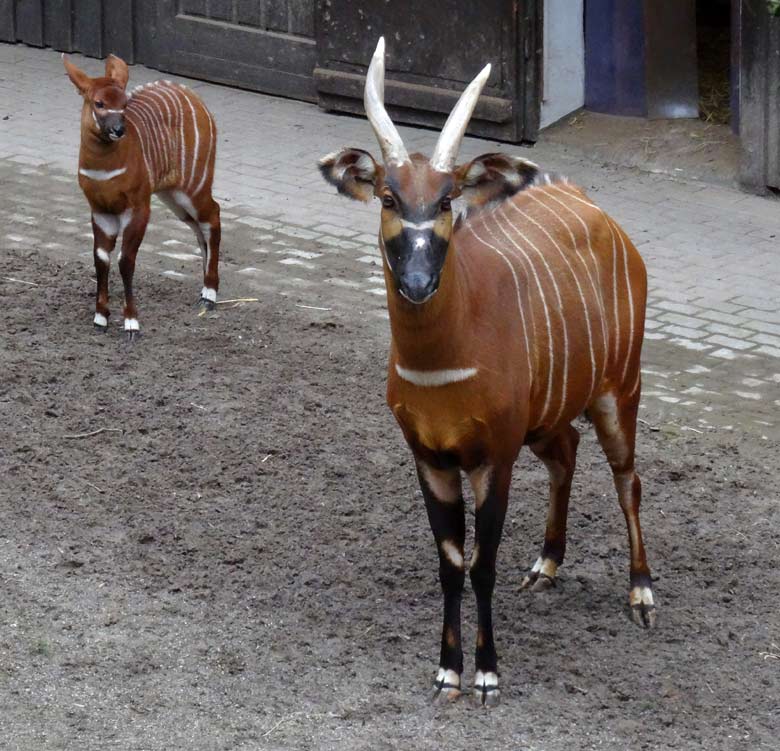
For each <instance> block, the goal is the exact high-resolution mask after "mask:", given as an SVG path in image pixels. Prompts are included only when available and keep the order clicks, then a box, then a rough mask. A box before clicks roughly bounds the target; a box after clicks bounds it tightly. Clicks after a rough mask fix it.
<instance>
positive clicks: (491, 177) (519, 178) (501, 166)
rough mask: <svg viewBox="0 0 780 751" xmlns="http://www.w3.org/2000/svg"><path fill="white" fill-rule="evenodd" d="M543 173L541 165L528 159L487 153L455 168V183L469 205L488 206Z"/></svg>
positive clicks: (527, 184)
mask: <svg viewBox="0 0 780 751" xmlns="http://www.w3.org/2000/svg"><path fill="white" fill-rule="evenodd" d="M539 175H540V171H539V167H537V165H535V164H534V163H533V162H529V161H528V160H527V159H521V158H520V157H516V156H507V155H506V154H483V155H482V156H478V157H477V158H476V159H473V160H472V161H470V162H468V163H467V164H462V165H460V166H459V167H456V168H455V185H456V189H457V190H459V192H460V193H461V194H462V195H463V197H464V198H465V200H466V203H467V204H468V205H469V206H484V205H485V204H486V203H490V202H491V201H497V200H502V199H504V198H508V197H509V196H512V195H514V194H515V193H518V192H519V191H521V190H525V189H526V188H528V187H530V186H531V185H533V184H534V181H535V180H536V179H537V178H538V177H539Z"/></svg>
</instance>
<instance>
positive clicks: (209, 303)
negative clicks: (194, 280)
mask: <svg viewBox="0 0 780 751" xmlns="http://www.w3.org/2000/svg"><path fill="white" fill-rule="evenodd" d="M197 308H198V310H200V311H206V312H210V311H212V310H216V309H217V303H216V302H215V301H214V300H209V299H208V298H206V297H201V298H200V300H198V302H197Z"/></svg>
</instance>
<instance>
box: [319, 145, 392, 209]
mask: <svg viewBox="0 0 780 751" xmlns="http://www.w3.org/2000/svg"><path fill="white" fill-rule="evenodd" d="M317 166H318V167H319V168H320V172H321V173H322V176H323V177H324V178H325V180H326V181H327V182H329V183H330V184H331V185H335V186H336V189H337V190H338V192H339V193H342V194H343V195H345V196H348V197H349V198H354V199H355V200H356V201H366V202H367V201H370V200H371V198H372V197H373V196H374V195H376V194H377V190H378V189H379V188H381V186H382V184H383V183H384V176H385V171H384V168H383V167H381V166H380V165H379V164H377V162H376V160H375V159H374V157H372V156H371V154H369V153H368V152H367V151H363V149H350V148H344V149H341V151H334V152H333V153H332V154H328V155H327V156H324V157H322V159H320V160H319V162H317Z"/></svg>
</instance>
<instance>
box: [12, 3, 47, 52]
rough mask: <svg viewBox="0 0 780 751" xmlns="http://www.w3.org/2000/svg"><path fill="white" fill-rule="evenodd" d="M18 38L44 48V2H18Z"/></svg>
mask: <svg viewBox="0 0 780 751" xmlns="http://www.w3.org/2000/svg"><path fill="white" fill-rule="evenodd" d="M16 38H17V39H18V40H19V41H20V42H24V43H25V44H30V45H33V46H34V47H43V45H44V41H43V0H16Z"/></svg>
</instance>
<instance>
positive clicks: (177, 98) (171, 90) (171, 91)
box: [165, 81, 186, 185]
mask: <svg viewBox="0 0 780 751" xmlns="http://www.w3.org/2000/svg"><path fill="white" fill-rule="evenodd" d="M165 83H166V87H165V92H166V93H167V94H168V95H170V97H171V98H172V99H173V101H174V103H175V106H176V123H175V127H177V128H178V129H179V159H178V161H179V185H183V184H184V151H185V144H186V142H185V139H184V110H183V108H182V104H181V97H182V93H181V89H180V88H179V87H178V86H176V85H175V84H172V83H171V82H170V81H166V82H165Z"/></svg>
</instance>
